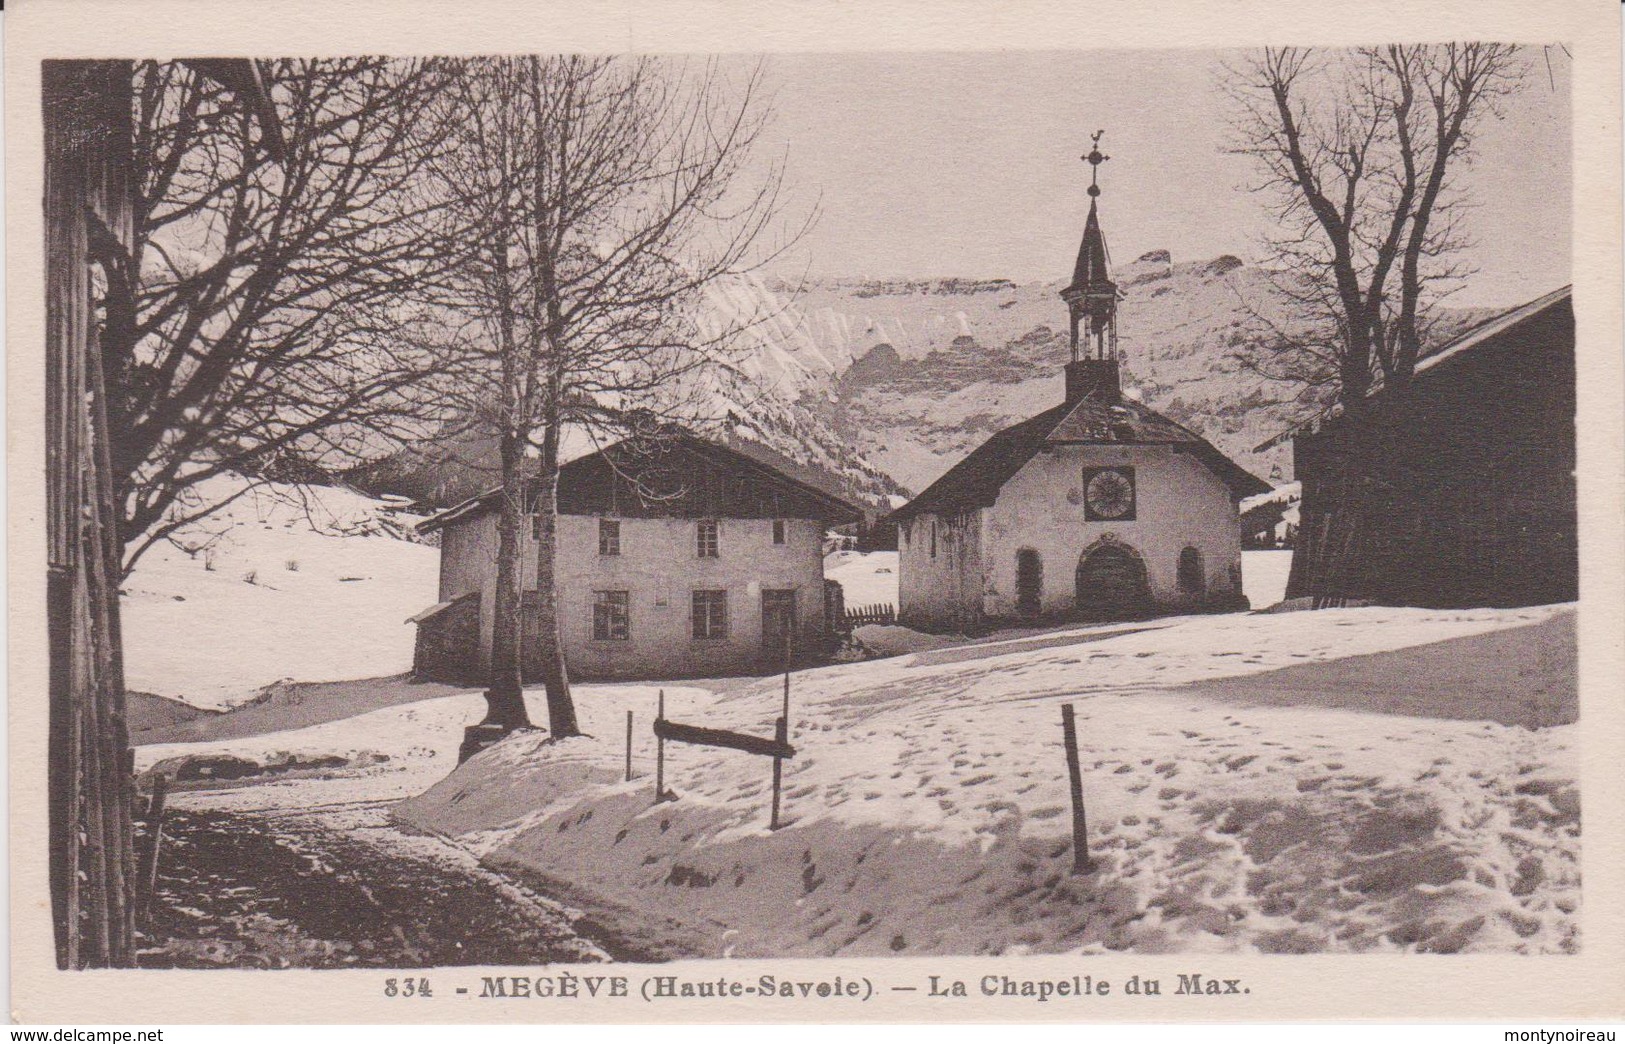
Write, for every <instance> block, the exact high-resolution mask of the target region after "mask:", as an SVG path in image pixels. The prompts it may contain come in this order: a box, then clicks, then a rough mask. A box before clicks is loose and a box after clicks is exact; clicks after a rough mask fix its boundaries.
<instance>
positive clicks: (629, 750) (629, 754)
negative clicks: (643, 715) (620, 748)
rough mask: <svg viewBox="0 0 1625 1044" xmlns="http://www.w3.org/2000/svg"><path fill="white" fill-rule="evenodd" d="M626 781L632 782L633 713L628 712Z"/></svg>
mask: <svg viewBox="0 0 1625 1044" xmlns="http://www.w3.org/2000/svg"><path fill="white" fill-rule="evenodd" d="M626 781H627V782H628V783H630V782H632V712H631V711H627V712H626Z"/></svg>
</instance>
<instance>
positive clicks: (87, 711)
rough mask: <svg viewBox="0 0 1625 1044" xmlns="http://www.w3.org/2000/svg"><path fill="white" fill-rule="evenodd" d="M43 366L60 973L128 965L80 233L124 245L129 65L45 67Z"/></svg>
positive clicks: (116, 714)
mask: <svg viewBox="0 0 1625 1044" xmlns="http://www.w3.org/2000/svg"><path fill="white" fill-rule="evenodd" d="M41 71H42V78H43V82H42V102H43V107H42V108H43V119H44V127H45V199H44V217H45V244H44V245H45V331H44V332H45V344H44V350H45V360H46V362H45V373H46V402H45V424H46V459H45V465H46V468H45V471H46V529H47V556H48V561H47V581H46V583H47V607H46V613H47V625H48V629H49V641H50V733H51V734H50V742H49V755H48V765H49V768H48V774H49V780H48V793H49V818H50V831H49V833H50V837H49V846H50V876H51V904H52V915H53V920H54V922H55V926H56V944H57V962H58V964H59V965H61V966H62V967H65V968H83V967H107V966H112V967H127V966H130V965H133V964H134V963H135V943H134V913H133V910H134V900H135V857H134V851H133V848H134V846H133V836H132V835H133V825H132V820H131V805H132V802H133V801H134V797H135V792H134V786H135V784H134V777H133V774H132V772H131V771H130V770H131V764H130V744H129V733H128V729H127V726H126V723H125V717H124V665H123V660H122V651H121V648H122V646H121V639H120V631H119V606H118V579H119V575H120V561H121V556H122V554H123V544H122V542H121V541H120V539H119V533H118V524H117V515H116V513H115V511H114V505H113V482H112V463H111V457H110V447H109V445H108V423H107V412H106V410H107V389H106V383H105V382H104V379H103V362H102V358H101V347H100V344H99V341H98V337H97V323H96V310H95V305H96V302H95V296H96V291H95V282H94V280H93V278H92V275H93V273H92V268H91V258H90V250H89V237H90V236H91V235H92V234H93V232H95V233H97V234H101V235H105V236H108V237H111V238H112V239H113V240H116V241H117V242H119V243H120V244H123V245H124V246H125V247H128V245H129V243H130V240H131V220H132V213H133V207H132V202H131V201H132V199H133V195H134V185H133V184H132V182H131V177H132V175H131V157H130V133H131V127H130V123H131V111H130V91H131V76H132V66H131V63H129V62H127V61H48V62H45V63H43V66H42V70H41Z"/></svg>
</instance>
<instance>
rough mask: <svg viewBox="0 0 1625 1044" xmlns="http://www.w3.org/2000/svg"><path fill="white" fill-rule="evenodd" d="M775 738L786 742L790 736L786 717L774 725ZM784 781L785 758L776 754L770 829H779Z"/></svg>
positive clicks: (768, 825)
mask: <svg viewBox="0 0 1625 1044" xmlns="http://www.w3.org/2000/svg"><path fill="white" fill-rule="evenodd" d="M773 738H774V739H776V740H778V741H779V742H780V743H784V742H786V741H787V740H788V739H789V738H790V723H789V721H788V720H786V719H784V718H780V719H779V720H778V722H777V723H776V724H775V725H774V726H773ZM783 781H784V759H783V758H781V757H777V756H775V757H774V758H773V813H772V815H770V816H769V817H768V820H767V828H768V829H769V830H777V829H778V828H779V786H780V784H781V783H783Z"/></svg>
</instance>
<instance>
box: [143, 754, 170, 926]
mask: <svg viewBox="0 0 1625 1044" xmlns="http://www.w3.org/2000/svg"><path fill="white" fill-rule="evenodd" d="M168 795H169V777H168V776H165V775H163V774H161V773H160V774H159V775H158V776H156V777H155V778H154V779H153V781H152V803H151V804H150V805H148V806H147V817H146V818H147V845H146V851H145V852H143V853H142V856H143V866H142V868H141V882H142V885H143V889H142V895H141V902H140V909H139V910H138V911H137V912H138V913H139V914H140V917H141V920H143V921H145V920H147V918H148V917H150V916H151V912H152V900H153V897H154V896H156V895H157V894H158V848H159V846H160V845H162V844H163V839H164V802H165V799H166V798H167V797H168Z"/></svg>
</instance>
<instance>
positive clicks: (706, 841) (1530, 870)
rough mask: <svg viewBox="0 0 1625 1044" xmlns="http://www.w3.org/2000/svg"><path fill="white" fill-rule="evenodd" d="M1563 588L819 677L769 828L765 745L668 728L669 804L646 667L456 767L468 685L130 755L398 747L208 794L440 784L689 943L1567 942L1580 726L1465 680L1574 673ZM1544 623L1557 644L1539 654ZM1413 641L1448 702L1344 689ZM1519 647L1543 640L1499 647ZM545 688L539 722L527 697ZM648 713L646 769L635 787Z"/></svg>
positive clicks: (729, 948)
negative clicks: (560, 731)
mask: <svg viewBox="0 0 1625 1044" xmlns="http://www.w3.org/2000/svg"><path fill="white" fill-rule="evenodd" d="M1566 613H1567V610H1564V609H1562V608H1561V607H1557V608H1535V609H1524V610H1471V611H1432V610H1420V609H1382V608H1363V609H1346V610H1331V611H1322V612H1303V613H1289V614H1279V615H1265V616H1251V615H1229V616H1197V617H1183V618H1177V619H1172V620H1161V621H1153V622H1150V623H1148V624H1139V625H1117V626H1102V627H1093V628H1072V629H1067V630H1064V631H1059V632H1052V633H1049V634H1046V635H1029V636H1023V637H1019V638H1014V639H1004V640H999V641H994V642H990V643H984V644H969V645H959V646H955V647H951V648H940V649H935V650H930V651H927V652H922V653H918V654H915V655H909V656H901V657H897V658H894V659H890V660H881V661H871V662H867V663H859V664H851V665H845V666H840V667H832V668H824V669H819V670H812V671H805V672H801V673H800V674H797V675H796V676H795V677H794V680H793V685H792V722H793V726H792V733H791V742H792V743H793V744H794V745H795V746H796V748H797V756H796V758H795V759H794V760H792V761H790V762H788V763H787V764H786V766H785V782H784V802H785V812H786V816H787V819H788V825H787V826H786V827H785V828H784V829H781V830H779V831H777V832H772V833H770V832H768V831H767V830H766V824H767V813H768V808H767V806H768V800H769V790H768V781H769V774H770V773H769V770H770V766H769V763H768V762H767V761H766V760H765V759H762V758H757V757H751V756H749V755H745V754H741V753H737V752H732V751H718V750H711V749H705V748H698V747H692V746H686V745H682V744H668V747H667V765H666V772H667V775H666V780H667V785H668V786H669V787H671V788H672V789H673V790H675V791H676V793H677V794H678V795H679V796H680V797H679V800H677V801H675V802H672V803H668V804H660V805H655V804H653V802H652V801H651V798H652V787H653V755H654V741H653V737H652V735H651V733H650V729H649V722H650V720H651V719H652V717H653V711H654V703H655V694H656V687H655V686H645V685H591V686H579V687H577V689H576V698H577V706H578V709H579V711H580V713H581V717H582V723H583V727H584V728H585V730H586V731H587V732H588V733H589V735H590V737H596V738H583V739H576V740H570V741H567V742H564V743H560V744H550V743H548V742H546V740H545V736H543V735H541V734H532V735H521V736H516V737H514V738H512V739H510V740H509V741H508V742H506V743H504V744H501V745H499V746H498V747H496V748H494V749H493V750H491V751H489V752H487V753H486V754H484V755H482V756H481V757H479V758H476V759H474V760H473V761H471V762H469V763H468V764H467V765H464V766H463V767H462V768H460V769H458V770H457V771H455V772H452V773H451V774H450V775H449V776H446V774H447V773H448V772H449V771H450V769H451V766H452V765H453V763H454V761H455V748H456V745H457V742H458V740H459V739H460V734H461V729H462V727H463V726H464V725H466V724H470V723H472V722H473V721H475V720H477V718H478V717H479V715H480V712H481V709H482V705H481V700H480V698H479V697H478V696H477V695H475V694H466V695H460V696H454V697H447V698H443V699H439V700H430V701H424V702H420V703H414V704H410V705H406V706H400V707H391V708H387V709H384V710H380V711H376V712H373V713H371V714H368V715H363V716H361V717H357V718H354V719H350V720H348V721H342V722H331V723H328V724H326V725H321V726H317V727H315V728H311V729H305V730H300V731H298V732H289V733H281V734H275V735H269V736H261V737H256V738H252V739H244V740H236V741H232V742H230V743H219V744H208V745H199V744H188V745H176V746H170V747H159V748H142V749H141V750H140V751H139V764H140V766H141V767H143V768H146V767H150V766H151V765H153V764H154V763H156V762H158V761H160V760H163V759H165V758H172V757H175V756H176V755H178V754H182V753H189V754H196V753H202V752H204V751H205V750H207V751H218V752H220V753H233V754H236V755H238V756H241V757H245V758H259V759H263V760H272V759H274V758H275V757H276V756H278V755H282V754H286V753H299V754H301V755H306V756H318V755H320V754H323V753H337V754H347V755H352V756H353V755H356V754H359V753H361V752H371V753H382V754H386V755H388V757H389V760H388V761H387V762H376V761H375V760H372V759H364V758H356V759H355V761H356V763H357V764H366V765H367V767H365V768H360V769H356V770H354V771H353V772H350V773H343V772H341V773H338V776H339V778H336V779H328V780H322V779H314V778H312V779H291V778H290V779H284V780H281V781H279V782H276V783H270V784H265V785H261V786H252V787H245V788H243V789H241V790H239V791H234V792H229V793H228V794H221V795H215V797H214V798H212V799H211V800H218V799H220V798H226V797H230V798H234V799H235V800H238V801H240V802H242V803H245V804H247V805H251V806H263V805H265V804H266V803H273V804H276V803H281V804H304V805H310V804H317V803H324V802H333V801H341V800H363V799H365V800H376V799H377V798H380V797H389V796H397V795H405V794H408V793H411V792H413V791H414V790H416V789H423V788H425V787H427V791H426V792H425V793H423V794H422V795H421V796H419V797H416V798H413V799H410V800H408V801H406V802H404V803H403V804H402V805H401V806H399V809H398V814H399V815H400V816H401V818H402V819H403V820H404V821H405V822H407V823H408V824H410V825H414V826H418V827H425V828H429V829H432V830H434V831H437V832H440V833H443V834H446V835H450V836H452V837H455V838H456V839H457V840H458V841H459V843H461V844H464V845H467V846H470V847H472V848H473V849H475V850H476V851H478V852H480V853H483V855H484V857H485V858H486V860H487V861H488V862H489V863H490V864H491V865H494V866H499V867H500V866H520V867H524V868H526V869H527V870H528V871H530V872H532V873H539V874H541V875H543V876H544V877H546V878H549V879H552V880H554V881H557V882H561V883H563V882H567V883H568V886H567V887H565V886H563V885H562V884H561V888H562V889H563V890H564V891H565V892H567V893H568V894H567V895H566V898H567V899H568V901H572V902H589V903H591V904H593V905H598V904H602V906H603V907H604V908H613V909H615V910H619V911H620V912H619V914H617V915H615V917H614V918H612V920H613V922H614V924H615V926H616V928H618V929H619V930H622V931H626V932H628V933H632V934H636V933H637V932H639V931H647V932H650V933H653V934H654V935H660V936H662V937H666V938H670V939H672V940H674V942H673V945H678V946H680V947H684V948H686V949H688V950H689V951H690V952H696V953H702V954H722V953H735V954H739V955H750V954H785V955H822V954H835V953H881V954H890V953H905V954H908V953H982V952H986V953H993V952H1006V953H1008V952H1020V951H1022V950H1035V951H1045V952H1064V951H1083V952H1094V951H1099V950H1105V949H1132V950H1135V951H1138V952H1162V951H1182V952H1189V951H1205V950H1222V951H1266V952H1281V951H1303V950H1308V951H1344V952H1349V951H1367V950H1403V949H1416V950H1472V951H1502V952H1566V951H1570V950H1573V949H1575V948H1577V947H1578V945H1579V940H1578V936H1577V923H1578V917H1577V908H1578V903H1579V894H1580V891H1579V864H1578V855H1579V818H1578V798H1577V791H1576V784H1575V779H1576V771H1577V769H1576V765H1575V751H1574V747H1575V744H1576V739H1577V737H1576V735H1575V727H1574V726H1572V725H1559V726H1556V727H1549V728H1541V729H1528V728H1523V727H1517V726H1507V725H1502V724H1497V723H1496V722H1495V721H1491V720H1479V719H1476V718H1474V717H1472V715H1474V714H1476V713H1479V712H1478V710H1477V707H1478V706H1479V704H1478V702H1477V690H1479V689H1493V688H1500V689H1506V690H1507V693H1505V694H1503V695H1504V696H1506V698H1516V695H1517V693H1516V692H1515V691H1514V690H1520V691H1521V689H1529V690H1530V691H1534V690H1536V689H1540V688H1541V686H1547V687H1550V686H1551V685H1553V684H1557V685H1558V686H1559V687H1561V685H1562V684H1563V678H1565V677H1567V675H1565V674H1564V671H1565V670H1570V671H1571V670H1572V650H1568V651H1567V652H1565V649H1564V647H1563V645H1562V642H1563V640H1564V639H1561V638H1559V639H1558V640H1557V644H1556V645H1555V646H1554V645H1553V640H1552V638H1551V635H1552V634H1555V633H1558V632H1555V631H1553V630H1552V629H1553V628H1554V627H1558V626H1559V625H1563V626H1567V625H1568V623H1569V622H1570V619H1571V618H1568V619H1566V618H1565V617H1566ZM1474 635H1477V636H1482V637H1481V638H1480V639H1475V641H1487V642H1503V643H1504V648H1503V649H1502V653H1501V655H1495V650H1494V649H1490V650H1489V654H1488V655H1481V656H1480V657H1479V660H1477V661H1475V662H1471V663H1462V662H1457V660H1458V659H1459V656H1457V654H1455V653H1452V652H1451V650H1452V649H1453V648H1455V647H1454V646H1452V645H1450V644H1443V645H1436V646H1434V647H1433V648H1435V649H1437V650H1438V655H1437V656H1435V657H1433V659H1432V660H1430V659H1429V652H1428V650H1427V649H1420V648H1418V647H1420V646H1422V645H1424V644H1426V643H1439V642H1443V641H1446V640H1448V639H1452V638H1463V637H1465V636H1474ZM1531 636H1545V637H1539V638H1538V639H1537V638H1532V637H1531ZM1531 642H1534V643H1535V644H1536V645H1539V644H1540V643H1541V642H1544V643H1545V644H1544V645H1543V646H1541V648H1542V649H1543V650H1544V652H1542V653H1541V654H1540V655H1531V654H1530V653H1529V652H1528V649H1529V648H1531V647H1532V646H1531ZM1395 649H1413V650H1415V653H1414V655H1412V658H1411V660H1410V661H1408V665H1407V667H1406V670H1407V677H1406V678H1405V679H1400V680H1399V681H1400V683H1402V684H1409V685H1410V686H1413V687H1414V688H1415V689H1416V690H1418V691H1420V692H1423V693H1426V692H1427V691H1428V689H1427V686H1428V680H1429V677H1430V676H1431V675H1432V674H1435V673H1436V674H1440V675H1442V674H1447V673H1450V672H1455V673H1456V675H1457V677H1455V678H1454V680H1453V683H1452V685H1451V686H1449V687H1441V689H1440V691H1441V692H1449V693H1454V694H1456V695H1453V696H1450V697H1449V699H1451V700H1453V701H1457V702H1454V703H1449V704H1446V705H1443V706H1437V707H1431V708H1429V711H1430V713H1431V714H1433V715H1434V716H1431V717H1409V716H1402V715H1399V714H1383V713H1376V712H1373V711H1371V710H1367V709H1365V708H1364V707H1363V706H1361V705H1360V702H1359V701H1358V700H1354V701H1350V700H1348V699H1347V696H1348V693H1347V691H1345V690H1346V688H1347V687H1349V686H1354V687H1358V686H1359V685H1360V684H1361V683H1360V681H1359V678H1360V677H1361V674H1360V672H1359V669H1358V665H1360V664H1361V663H1364V662H1366V661H1362V660H1359V659H1355V658H1356V657H1360V656H1362V655H1364V654H1372V653H1381V652H1383V651H1385V650H1395ZM1554 649H1555V655H1554V654H1553V650H1554ZM1478 651H1479V653H1480V654H1484V653H1485V650H1484V649H1482V648H1479V649H1478ZM1514 658H1517V659H1519V660H1521V661H1522V662H1523V663H1524V664H1525V666H1526V667H1529V665H1530V664H1534V665H1536V666H1535V667H1533V668H1530V669H1525V670H1522V671H1514V670H1508V669H1506V667H1507V662H1511V661H1512V660H1513V659H1514ZM1380 660H1381V658H1380V657H1378V658H1375V659H1374V660H1373V661H1371V662H1372V663H1377V662H1378V661H1380ZM1332 661H1336V664H1335V665H1333V664H1332ZM1503 661H1506V662H1503ZM1316 663H1327V664H1328V665H1329V667H1328V669H1330V666H1337V667H1338V668H1339V669H1340V670H1341V673H1340V674H1339V675H1338V677H1339V684H1340V685H1341V686H1343V687H1344V689H1340V690H1339V692H1338V693H1337V694H1335V695H1338V696H1339V697H1340V698H1341V699H1342V702H1343V703H1344V704H1348V703H1350V702H1352V703H1353V704H1354V706H1355V707H1356V708H1358V709H1350V707H1349V706H1346V705H1345V706H1331V705H1329V703H1331V702H1336V701H1322V702H1320V703H1318V704H1317V702H1316V700H1315V699H1314V695H1313V693H1310V694H1309V695H1307V696H1303V695H1300V696H1298V697H1295V699H1294V702H1293V703H1292V704H1291V705H1264V704H1265V703H1266V702H1267V701H1265V700H1262V699H1260V700H1259V701H1256V702H1255V701H1250V700H1248V699H1245V698H1237V697H1236V695H1235V693H1234V692H1233V691H1231V692H1229V693H1228V695H1222V696H1221V695H1210V694H1207V693H1204V691H1203V683H1204V682H1205V681H1206V680H1210V679H1220V678H1232V679H1235V678H1237V677H1238V676H1243V675H1249V674H1257V673H1258V672H1265V671H1270V670H1272V669H1275V668H1284V667H1301V666H1302V665H1306V664H1316ZM1429 663H1433V664H1434V666H1433V668H1429V666H1428V664H1429ZM1565 663H1566V665H1567V666H1566V667H1565ZM1541 665H1544V666H1541ZM1372 670H1373V671H1378V670H1379V668H1378V667H1373V668H1372ZM1464 671H1465V672H1469V673H1471V672H1474V671H1476V672H1478V675H1477V676H1478V677H1479V682H1478V683H1477V687H1476V689H1475V687H1474V686H1473V685H1466V686H1464V685H1462V684H1460V683H1461V681H1462V678H1461V677H1459V675H1460V674H1461V672H1464ZM1554 679H1555V682H1554ZM1266 680H1267V679H1262V678H1261V680H1260V686H1261V691H1262V689H1263V688H1264V682H1265V681H1266ZM1394 682H1395V680H1394V679H1392V678H1380V677H1377V676H1376V675H1375V674H1374V675H1372V680H1371V682H1370V684H1371V686H1372V688H1373V691H1375V690H1376V688H1377V687H1378V686H1379V684H1380V685H1387V686H1392V685H1393V684H1394ZM1225 684H1226V685H1230V686H1232V688H1233V686H1234V685H1235V684H1237V683H1233V682H1230V683H1225ZM1214 688H1218V686H1214ZM1300 688H1301V685H1300ZM1463 694H1465V695H1463ZM529 698H530V701H531V712H532V714H533V716H535V718H536V720H538V721H545V713H546V711H545V704H544V702H543V700H542V698H541V694H540V693H539V692H535V693H531V694H529ZM780 698H781V696H780V691H779V689H778V688H777V683H776V682H764V683H761V684H747V685H743V686H734V687H731V688H727V689H725V690H723V691H712V690H711V689H708V688H703V687H699V686H683V687H678V686H670V687H667V688H666V706H667V714H668V716H669V717H671V718H673V719H676V720H679V721H685V722H692V723H699V724H705V725H711V726H717V727H725V728H733V729H743V730H746V731H750V732H755V733H760V734H768V733H770V732H771V721H772V718H773V717H774V716H775V715H776V714H777V713H778V709H779V705H780V704H779V701H780ZM1445 698H1446V697H1443V696H1441V700H1443V699H1445ZM1063 702H1070V703H1072V704H1073V705H1074V706H1075V707H1076V709H1077V712H1078V722H1079V733H1080V736H1079V739H1080V746H1081V751H1082V763H1083V769H1084V792H1085V795H1086V799H1087V805H1088V813H1089V822H1090V827H1091V835H1092V839H1093V841H1092V844H1093V854H1094V856H1095V858H1096V860H1097V861H1098V864H1099V868H1098V870H1097V872H1096V873H1095V874H1094V875H1092V876H1089V877H1072V876H1070V875H1069V874H1068V872H1067V871H1068V870H1069V869H1070V865H1071V847H1070V833H1069V828H1070V816H1069V814H1068V799H1067V792H1066V769H1065V763H1064V760H1063V757H1062V750H1061V742H1060V740H1061V736H1060V728H1059V720H1060V710H1059V707H1058V704H1060V703H1063ZM1276 702H1277V704H1279V701H1276ZM1492 702H1493V701H1492ZM629 709H630V710H632V711H633V712H634V714H635V715H636V723H635V724H636V728H635V737H636V740H635V746H634V751H633V753H634V765H635V769H636V772H637V778H636V779H635V780H633V781H632V782H631V783H626V782H623V781H622V779H621V774H622V758H623V756H624V749H623V746H622V739H621V737H622V736H623V735H624V723H625V713H626V711H627V710H629ZM1452 714H1454V715H1457V716H1458V717H1457V718H1451V717H1449V716H1448V715H1452ZM1554 720H1565V719H1563V718H1561V717H1558V718H1556V719H1554ZM443 776H444V777H446V778H443V779H442V778H441V777H443ZM436 780H439V781H438V782H435V781H436ZM431 782H433V783H434V785H433V786H432V787H431V786H428V784H430V783H431ZM606 916H607V915H606ZM653 925H660V926H663V927H658V928H656V927H651V926H653Z"/></svg>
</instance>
